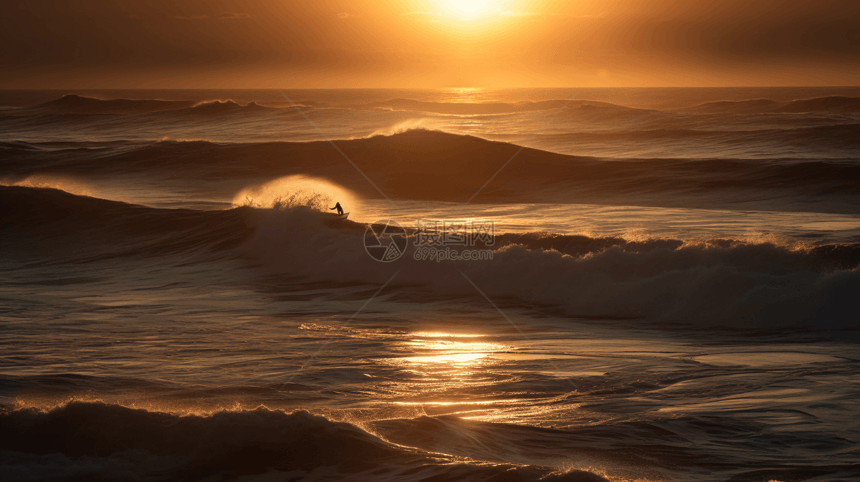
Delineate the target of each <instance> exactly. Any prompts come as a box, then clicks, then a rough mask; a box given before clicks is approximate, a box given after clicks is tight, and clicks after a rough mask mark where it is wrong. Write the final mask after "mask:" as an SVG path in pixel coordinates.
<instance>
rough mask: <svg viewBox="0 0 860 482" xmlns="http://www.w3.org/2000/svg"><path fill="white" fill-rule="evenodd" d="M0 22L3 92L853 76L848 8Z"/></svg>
mask: <svg viewBox="0 0 860 482" xmlns="http://www.w3.org/2000/svg"><path fill="white" fill-rule="evenodd" d="M0 22H2V28H0V42H2V45H3V48H2V51H0V69H2V71H3V75H2V76H0V88H277V87H283V88H339V87H406V88H437V87H488V88H494V87H568V86H582V87H603V86H605V87H611V86H622V87H637V86H735V85H738V86H743V85H751V86H767V85H858V79H860V1H857V0H823V1H817V2H811V1H797V0H713V1H710V0H702V1H699V0H683V1H680V0H638V1H633V0H602V1H600V0H568V1H563V0H519V1H517V0H465V1H449V0H399V1H394V0H375V1H371V0H363V1H358V0H313V1H282V0H258V1H233V0H189V1H181V0H176V1H165V0H149V1H134V2H131V1H128V2H126V1H115V0H77V1H74V2H67V1H60V0H39V1H15V0H11V1H3V2H0Z"/></svg>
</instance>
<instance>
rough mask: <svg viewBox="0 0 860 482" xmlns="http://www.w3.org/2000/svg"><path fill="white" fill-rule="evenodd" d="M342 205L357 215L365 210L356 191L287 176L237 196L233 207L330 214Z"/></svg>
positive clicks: (324, 180) (302, 177) (315, 179)
mask: <svg viewBox="0 0 860 482" xmlns="http://www.w3.org/2000/svg"><path fill="white" fill-rule="evenodd" d="M337 202H339V203H341V205H342V206H344V207H346V208H348V210H349V212H350V213H352V214H353V219H354V218H355V217H356V214H357V212H358V211H360V210H361V201H360V199H359V197H358V196H357V195H355V194H354V193H353V192H352V191H350V190H348V189H346V188H344V187H342V186H340V185H338V184H336V183H333V182H331V181H328V180H326V179H322V178H316V177H311V176H304V175H295V176H286V177H281V178H278V179H275V180H273V181H269V182H267V183H264V184H260V185H256V186H251V187H247V188H245V189H242V190H241V191H239V192H238V193H237V194H236V195H235V196H233V207H234V208H235V207H243V206H247V207H254V208H270V209H271V208H274V209H285V208H296V207H305V208H310V209H312V210H315V211H323V212H328V211H329V210H330V209H329V208H331V207H333V206H334V204H335V203H337Z"/></svg>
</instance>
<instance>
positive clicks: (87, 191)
mask: <svg viewBox="0 0 860 482" xmlns="http://www.w3.org/2000/svg"><path fill="white" fill-rule="evenodd" d="M0 186H19V187H33V188H43V189H58V190H60V191H65V192H67V193H69V194H74V195H76V196H89V197H92V196H93V194H92V188H91V186H89V185H88V184H86V183H84V182H82V181H78V180H74V179H70V178H66V177H59V176H49V175H43V174H39V175H35V176H29V177H27V178H25V179H22V180H19V181H14V180H11V179H9V178H6V179H0Z"/></svg>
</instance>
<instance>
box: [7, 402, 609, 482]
mask: <svg viewBox="0 0 860 482" xmlns="http://www.w3.org/2000/svg"><path fill="white" fill-rule="evenodd" d="M0 449H2V450H3V451H4V452H5V453H4V456H3V458H2V462H0V463H2V466H0V470H2V472H3V473H4V477H8V478H9V479H10V480H46V479H52V480H60V479H63V480H69V479H76V478H93V477H95V478H98V479H122V480H204V479H210V478H220V477H223V476H224V475H225V474H230V476H232V477H241V476H260V475H262V474H265V473H269V472H272V471H275V472H281V473H282V475H281V478H284V477H289V476H292V477H296V476H300V477H309V478H316V477H324V478H327V477H325V476H328V477H331V476H336V477H338V478H350V479H353V480H380V478H381V477H384V478H386V479H397V480H427V479H437V480H478V479H480V480H490V479H492V480H497V479H498V480H502V479H503V480H513V481H525V480H545V481H560V482H564V481H571V482H606V479H604V478H602V477H600V476H597V475H595V474H592V473H589V472H581V471H569V472H566V473H561V472H555V471H553V470H552V469H549V468H546V467H535V466H521V465H511V464H487V463H479V462H471V463H469V462H465V461H463V459H461V458H457V457H452V456H446V455H444V454H438V453H428V452H424V451H421V450H418V449H411V448H409V447H405V446H403V445H395V444H392V443H389V442H386V441H385V440H382V439H380V438H379V437H377V436H375V435H372V434H370V433H368V432H365V431H364V430H361V429H359V428H358V427H356V426H354V425H350V424H347V423H342V422H333V421H330V420H327V419H325V418H323V417H320V416H315V415H312V414H310V413H308V412H304V411H296V412H293V413H285V412H282V411H271V410H267V409H265V408H259V409H256V410H247V411H235V412H218V413H214V414H211V415H207V416H194V415H191V416H177V415H172V414H167V413H160V412H149V411H146V410H139V409H130V408H125V407H122V406H118V405H108V404H104V403H83V402H72V403H69V404H67V405H64V406H61V407H58V408H55V409H53V410H50V411H39V410H33V409H20V410H14V411H8V410H7V411H4V412H2V413H0ZM275 475H278V474H275Z"/></svg>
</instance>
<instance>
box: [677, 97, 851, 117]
mask: <svg viewBox="0 0 860 482" xmlns="http://www.w3.org/2000/svg"><path fill="white" fill-rule="evenodd" d="M690 110H692V111H697V112H709V113H721V114H754V113H761V114H765V113H811V112H820V113H830V114H855V113H860V97H843V96H828V97H816V98H813V99H803V100H795V101H791V102H777V101H773V100H767V99H757V100H744V101H734V102H732V101H720V102H707V103H704V104H701V105H699V106H696V107H693V108H691V109H690Z"/></svg>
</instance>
